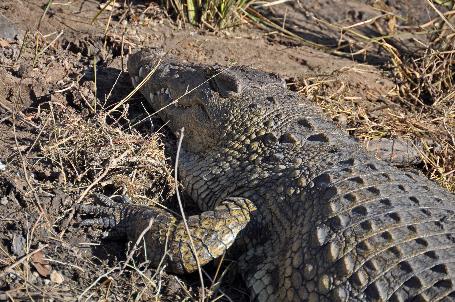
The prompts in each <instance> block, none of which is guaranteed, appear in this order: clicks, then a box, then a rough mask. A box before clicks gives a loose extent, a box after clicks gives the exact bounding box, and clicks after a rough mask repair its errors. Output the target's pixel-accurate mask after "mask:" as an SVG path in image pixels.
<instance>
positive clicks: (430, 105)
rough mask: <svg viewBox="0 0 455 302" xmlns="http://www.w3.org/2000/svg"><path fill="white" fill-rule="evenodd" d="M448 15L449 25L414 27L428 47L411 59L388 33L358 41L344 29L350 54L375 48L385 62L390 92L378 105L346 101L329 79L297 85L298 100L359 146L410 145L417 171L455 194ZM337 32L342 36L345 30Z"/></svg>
mask: <svg viewBox="0 0 455 302" xmlns="http://www.w3.org/2000/svg"><path fill="white" fill-rule="evenodd" d="M454 13H455V11H452V12H448V13H446V14H445V15H446V16H449V17H451V18H449V19H445V20H444V19H443V17H442V16H439V17H438V18H435V19H434V20H432V21H430V22H428V23H426V24H423V25H422V26H420V27H418V28H417V29H418V30H419V31H420V32H421V33H422V32H423V33H426V34H427V41H428V42H427V43H423V42H420V41H419V43H420V45H421V47H420V48H419V49H418V51H416V52H414V53H413V54H407V53H403V52H400V51H399V50H398V49H397V48H396V47H394V46H392V45H395V44H397V43H393V40H394V38H393V34H392V33H391V32H389V33H387V36H388V38H382V39H373V38H368V37H365V36H362V35H361V34H359V33H358V32H357V31H356V30H355V27H350V28H349V30H348V32H347V33H348V36H349V41H348V42H349V43H350V44H351V45H352V47H353V48H355V45H356V43H357V42H358V47H357V49H359V48H360V47H363V48H362V50H361V51H360V53H362V52H366V49H367V46H368V45H371V44H376V45H378V46H379V47H380V48H382V49H383V50H385V52H386V53H387V54H388V56H389V58H390V60H389V62H390V63H389V67H388V68H389V70H390V71H391V72H392V74H393V76H394V80H395V88H394V89H393V90H391V91H389V92H388V93H387V95H384V96H381V98H380V99H379V100H375V101H372V100H366V99H359V100H358V99H355V98H351V97H350V93H351V87H350V84H349V83H347V82H345V81H344V82H343V81H340V80H338V79H337V75H335V74H334V75H329V76H315V77H313V78H307V79H304V80H302V81H300V82H299V83H298V88H299V89H300V91H301V92H302V93H303V94H304V95H306V96H309V97H310V98H311V99H312V100H313V101H314V102H316V103H318V104H319V105H320V106H321V107H322V108H323V109H324V110H325V111H326V112H327V113H328V114H329V115H330V116H331V117H332V118H333V119H334V120H337V121H341V122H342V123H343V124H346V125H347V127H348V129H349V130H350V131H351V133H352V134H353V135H355V136H356V137H358V138H360V139H361V140H363V141H365V142H367V141H368V140H371V139H376V138H381V137H391V138H396V137H408V138H411V139H413V140H414V141H415V142H416V146H418V150H419V153H420V155H421V158H422V162H423V167H421V168H422V169H423V171H424V172H425V173H426V174H427V176H429V177H430V178H431V179H434V180H436V181H437V182H439V183H440V184H441V185H442V186H444V187H446V188H447V189H449V190H451V191H455V103H454V102H453V100H454V97H455V85H454V81H455V61H454V55H455V30H454V28H453V26H452V24H453V20H454V19H455V18H453V16H454ZM441 15H442V14H441ZM387 19H388V22H386V23H382V25H384V24H385V25H386V27H388V28H385V29H383V31H384V32H387V30H392V27H391V26H390V20H393V19H391V17H390V16H388V17H387ZM450 20H452V22H451V21H450ZM376 21H379V19H378V20H376ZM375 25H376V27H379V26H381V25H380V23H378V24H375ZM332 26H335V27H336V25H332ZM339 28H340V30H342V31H343V33H344V35H346V27H344V29H342V27H339ZM393 30H394V29H393ZM366 42H367V43H366ZM365 45H367V46H365ZM356 53H359V51H357V52H356Z"/></svg>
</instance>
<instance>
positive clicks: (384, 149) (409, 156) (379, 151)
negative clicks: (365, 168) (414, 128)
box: [367, 138, 421, 165]
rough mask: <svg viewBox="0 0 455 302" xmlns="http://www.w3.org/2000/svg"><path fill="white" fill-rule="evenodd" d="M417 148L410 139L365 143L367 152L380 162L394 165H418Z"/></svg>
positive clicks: (381, 139)
mask: <svg viewBox="0 0 455 302" xmlns="http://www.w3.org/2000/svg"><path fill="white" fill-rule="evenodd" d="M418 148H419V146H418V145H416V144H413V142H412V141H411V140H410V139H404V138H395V139H390V138H379V139H375V140H371V141H369V142H368V143H367V150H368V151H370V152H373V153H374V155H375V156H376V157H377V158H379V159H382V160H385V161H388V162H390V163H392V164H396V165H410V164H415V163H418V162H419V161H420V160H421V159H420V152H419V149H418Z"/></svg>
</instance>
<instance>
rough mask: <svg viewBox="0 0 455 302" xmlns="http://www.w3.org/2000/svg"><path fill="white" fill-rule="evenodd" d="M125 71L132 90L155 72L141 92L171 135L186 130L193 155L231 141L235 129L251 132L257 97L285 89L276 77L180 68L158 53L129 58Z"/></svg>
mask: <svg viewBox="0 0 455 302" xmlns="http://www.w3.org/2000/svg"><path fill="white" fill-rule="evenodd" d="M128 71H129V73H130V75H131V78H132V82H133V85H134V86H137V85H139V83H140V82H141V81H142V80H143V79H144V78H146V77H147V75H148V74H150V73H153V74H152V75H151V77H150V78H149V80H148V81H146V82H145V83H144V85H143V86H142V88H141V92H142V93H143V94H144V96H145V97H146V99H147V100H148V101H149V103H150V104H151V106H152V107H153V109H154V110H155V111H156V112H157V113H158V114H159V116H160V117H161V118H162V120H163V121H164V122H167V123H168V125H169V127H170V128H171V130H173V131H174V132H175V133H177V132H179V130H180V129H181V128H185V139H184V145H185V148H186V149H187V150H189V151H193V152H198V151H202V150H206V149H208V148H210V147H212V146H214V145H217V144H219V143H222V142H223V138H226V136H228V139H225V141H227V140H232V135H234V133H233V131H234V130H235V129H234V128H236V129H237V133H238V128H239V127H246V126H248V127H251V122H252V120H254V119H255V117H258V116H259V111H260V110H258V109H259V108H260V107H265V106H266V104H264V106H261V104H260V102H261V99H262V98H261V97H259V96H260V95H264V96H265V95H266V94H267V93H266V91H271V90H275V91H276V90H277V88H279V90H278V91H284V90H283V88H285V87H286V84H285V82H284V80H282V79H281V78H280V77H278V76H277V75H274V74H270V73H266V72H258V71H256V70H252V69H250V68H247V67H222V66H207V65H202V64H188V63H182V62H181V61H180V62H179V61H176V60H173V59H172V58H170V57H168V56H167V55H166V54H165V53H163V52H162V51H160V50H157V49H148V50H142V51H140V52H138V53H135V54H133V55H131V56H130V58H129V60H128ZM269 95H270V93H269ZM265 102H266V100H265V98H264V103H265ZM268 106H269V107H270V104H269V105H268ZM231 132H232V133H231ZM241 132H243V131H241Z"/></svg>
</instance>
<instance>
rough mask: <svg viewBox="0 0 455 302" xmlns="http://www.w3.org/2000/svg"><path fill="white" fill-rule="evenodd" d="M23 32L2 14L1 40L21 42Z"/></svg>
mask: <svg viewBox="0 0 455 302" xmlns="http://www.w3.org/2000/svg"><path fill="white" fill-rule="evenodd" d="M21 36H22V31H21V30H20V29H18V28H17V27H16V25H14V23H13V21H11V20H10V19H8V18H6V17H5V16H3V15H2V14H0V39H1V40H9V41H14V40H19V39H20V38H21Z"/></svg>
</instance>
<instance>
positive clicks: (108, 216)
mask: <svg viewBox="0 0 455 302" xmlns="http://www.w3.org/2000/svg"><path fill="white" fill-rule="evenodd" d="M98 197H99V200H100V201H101V202H102V203H104V205H101V206H93V205H80V206H78V211H79V212H80V213H83V214H89V213H91V214H94V215H96V216H101V215H102V216H103V217H99V218H97V219H86V220H85V221H82V225H99V226H101V227H105V228H109V229H113V230H114V231H115V232H117V233H120V234H123V235H126V236H127V238H128V240H130V241H132V242H133V243H134V242H136V241H137V240H138V239H139V238H140V236H143V237H142V238H141V240H143V241H144V242H145V249H146V251H145V252H146V255H147V258H148V259H149V260H150V261H151V263H152V265H155V266H157V265H159V263H160V262H161V261H162V260H163V259H164V263H165V264H167V270H169V271H171V272H174V273H180V274H182V273H190V272H194V271H196V270H197V261H196V258H195V257H194V253H193V249H192V247H191V245H192V244H191V241H190V237H189V236H188V232H187V230H186V228H185V224H184V221H183V220H178V219H177V218H175V217H174V216H173V215H172V214H170V213H169V212H167V211H165V210H164V209H160V208H156V207H146V206H139V205H134V204H129V203H127V204H125V203H117V202H113V201H112V200H111V199H109V198H108V197H106V196H101V197H100V196H98ZM255 210H256V208H255V206H254V205H253V204H252V202H251V201H249V200H248V199H244V198H238V197H232V198H227V199H225V200H224V201H222V202H221V203H220V204H219V205H218V206H217V207H216V208H215V209H214V210H213V211H206V212H203V213H201V214H200V215H193V216H189V217H188V218H187V225H188V229H189V232H190V234H191V238H192V240H193V243H194V249H195V250H196V253H197V258H198V260H199V264H200V265H205V264H207V263H208V262H210V261H212V260H213V259H216V258H218V257H219V256H221V255H223V254H224V253H225V252H226V250H227V249H228V248H229V247H230V246H231V245H232V244H233V243H234V241H235V239H236V237H237V234H238V233H239V232H240V231H241V230H242V229H244V228H245V226H246V225H247V224H248V222H249V221H250V219H251V215H252V213H253V212H254V211H255ZM147 228H148V230H147V231H146V232H145V233H144V230H146V229H147ZM143 233H144V234H143ZM164 255H167V256H168V257H166V258H163V257H164Z"/></svg>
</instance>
